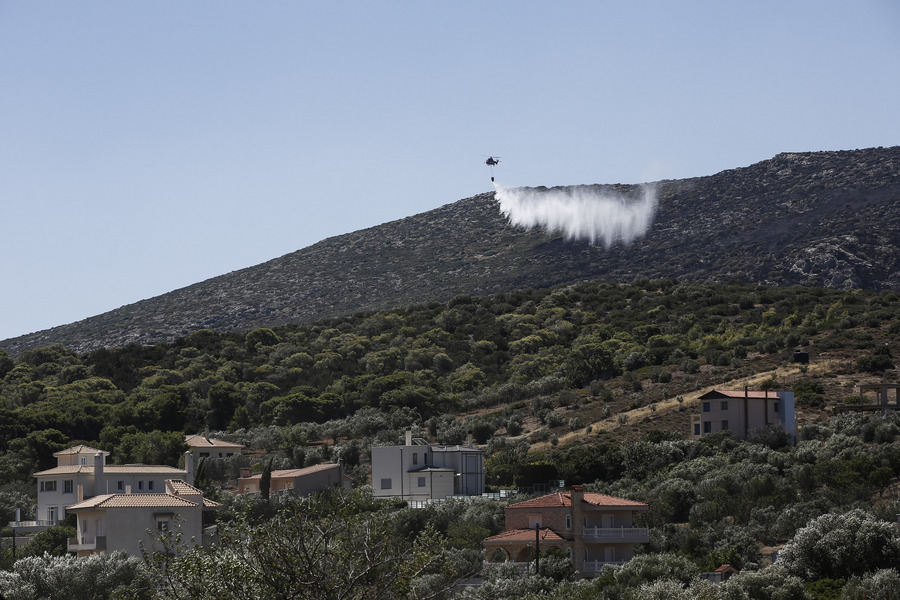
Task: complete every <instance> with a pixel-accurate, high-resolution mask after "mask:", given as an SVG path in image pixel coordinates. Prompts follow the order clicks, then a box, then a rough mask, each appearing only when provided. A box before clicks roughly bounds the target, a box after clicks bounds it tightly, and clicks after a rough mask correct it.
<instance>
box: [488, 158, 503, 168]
mask: <svg viewBox="0 0 900 600" xmlns="http://www.w3.org/2000/svg"><path fill="white" fill-rule="evenodd" d="M501 158H503V157H502V156H498V157H497V158H494V157H493V156H489V157H488V159H487V160H486V161H484V164H486V165H487V166H489V167H493V166H494V165H499V164H500V159H501Z"/></svg>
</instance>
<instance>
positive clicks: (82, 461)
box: [81, 456, 87, 465]
mask: <svg viewBox="0 0 900 600" xmlns="http://www.w3.org/2000/svg"><path fill="white" fill-rule="evenodd" d="M81 464H83V465H86V464H87V457H86V456H82V457H81Z"/></svg>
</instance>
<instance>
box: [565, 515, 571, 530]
mask: <svg viewBox="0 0 900 600" xmlns="http://www.w3.org/2000/svg"><path fill="white" fill-rule="evenodd" d="M566 529H572V515H566Z"/></svg>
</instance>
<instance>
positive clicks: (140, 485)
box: [138, 479, 144, 490]
mask: <svg viewBox="0 0 900 600" xmlns="http://www.w3.org/2000/svg"><path fill="white" fill-rule="evenodd" d="M138 489H139V490H142V489H144V480H143V479H141V480H140V481H138Z"/></svg>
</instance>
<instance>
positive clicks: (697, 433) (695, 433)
mask: <svg viewBox="0 0 900 600" xmlns="http://www.w3.org/2000/svg"><path fill="white" fill-rule="evenodd" d="M694 435H700V423H695V424H694Z"/></svg>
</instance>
